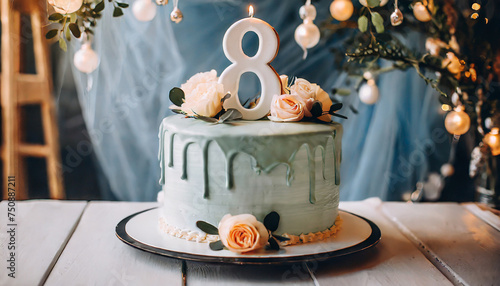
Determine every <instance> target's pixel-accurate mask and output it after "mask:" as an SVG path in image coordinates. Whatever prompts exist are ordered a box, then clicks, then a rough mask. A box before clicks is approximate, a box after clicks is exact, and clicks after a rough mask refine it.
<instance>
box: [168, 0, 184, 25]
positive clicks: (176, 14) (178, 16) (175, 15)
mask: <svg viewBox="0 0 500 286" xmlns="http://www.w3.org/2000/svg"><path fill="white" fill-rule="evenodd" d="M173 3H174V9H173V10H172V13H170V20H172V22H174V23H176V24H179V23H180V22H181V21H182V19H183V18H184V15H183V14H182V12H181V10H179V7H178V5H179V0H174V2H173Z"/></svg>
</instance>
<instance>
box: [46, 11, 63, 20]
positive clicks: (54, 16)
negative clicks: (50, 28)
mask: <svg viewBox="0 0 500 286" xmlns="http://www.w3.org/2000/svg"><path fill="white" fill-rule="evenodd" d="M63 18H64V16H63V15H62V14H61V13H53V14H51V15H50V16H49V21H52V22H59V21H60V20H62V19H63Z"/></svg>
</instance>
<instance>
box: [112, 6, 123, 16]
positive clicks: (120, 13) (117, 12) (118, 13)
mask: <svg viewBox="0 0 500 286" xmlns="http://www.w3.org/2000/svg"><path fill="white" fill-rule="evenodd" d="M120 16H123V10H122V9H121V8H120V7H115V9H114V10H113V17H120Z"/></svg>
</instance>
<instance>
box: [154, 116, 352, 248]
mask: <svg viewBox="0 0 500 286" xmlns="http://www.w3.org/2000/svg"><path fill="white" fill-rule="evenodd" d="M341 138H342V126H341V125H340V124H337V123H332V124H321V123H313V122H291V123H277V122H272V121H267V120H259V121H243V120H242V121H233V122H231V123H223V124H213V123H207V122H205V121H202V120H197V119H193V118H186V117H185V116H182V115H174V116H169V117H166V118H165V119H164V120H163V122H162V124H161V126H160V133H159V139H160V148H159V160H160V166H161V178H160V184H161V185H162V191H161V192H162V197H163V200H162V201H163V202H162V206H161V207H160V212H159V216H160V229H161V230H162V231H163V232H167V233H169V234H170V235H174V236H178V237H183V238H185V239H188V240H195V241H213V240H215V239H216V238H210V236H207V235H206V234H204V233H203V232H201V231H200V230H199V229H198V228H197V227H196V221H198V220H203V221H206V222H209V223H211V224H213V225H217V224H218V223H219V221H220V219H221V218H222V217H223V216H224V215H225V214H232V215H238V214H253V215H255V216H256V217H257V219H258V220H260V221H262V220H263V219H264V217H265V215H266V214H268V213H270V212H271V211H276V212H277V213H278V214H279V215H280V217H281V220H280V224H279V228H278V230H277V231H276V232H275V233H276V234H280V235H281V234H289V235H297V236H298V235H301V234H309V233H317V232H322V231H325V230H328V229H329V228H331V227H332V226H333V225H334V223H335V220H336V218H337V216H338V205H339V184H340V175H339V167H340V161H341Z"/></svg>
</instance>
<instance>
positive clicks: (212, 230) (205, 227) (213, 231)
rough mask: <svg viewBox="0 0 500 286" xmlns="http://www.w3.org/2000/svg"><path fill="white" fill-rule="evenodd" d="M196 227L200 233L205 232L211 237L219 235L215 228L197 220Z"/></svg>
mask: <svg viewBox="0 0 500 286" xmlns="http://www.w3.org/2000/svg"><path fill="white" fill-rule="evenodd" d="M196 226H197V227H198V228H199V229H201V230H202V231H204V232H206V233H207V234H213V235H218V234H219V230H218V229H217V228H216V227H215V226H213V225H211V224H209V223H208V222H205V221H202V220H199V221H197V222H196Z"/></svg>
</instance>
